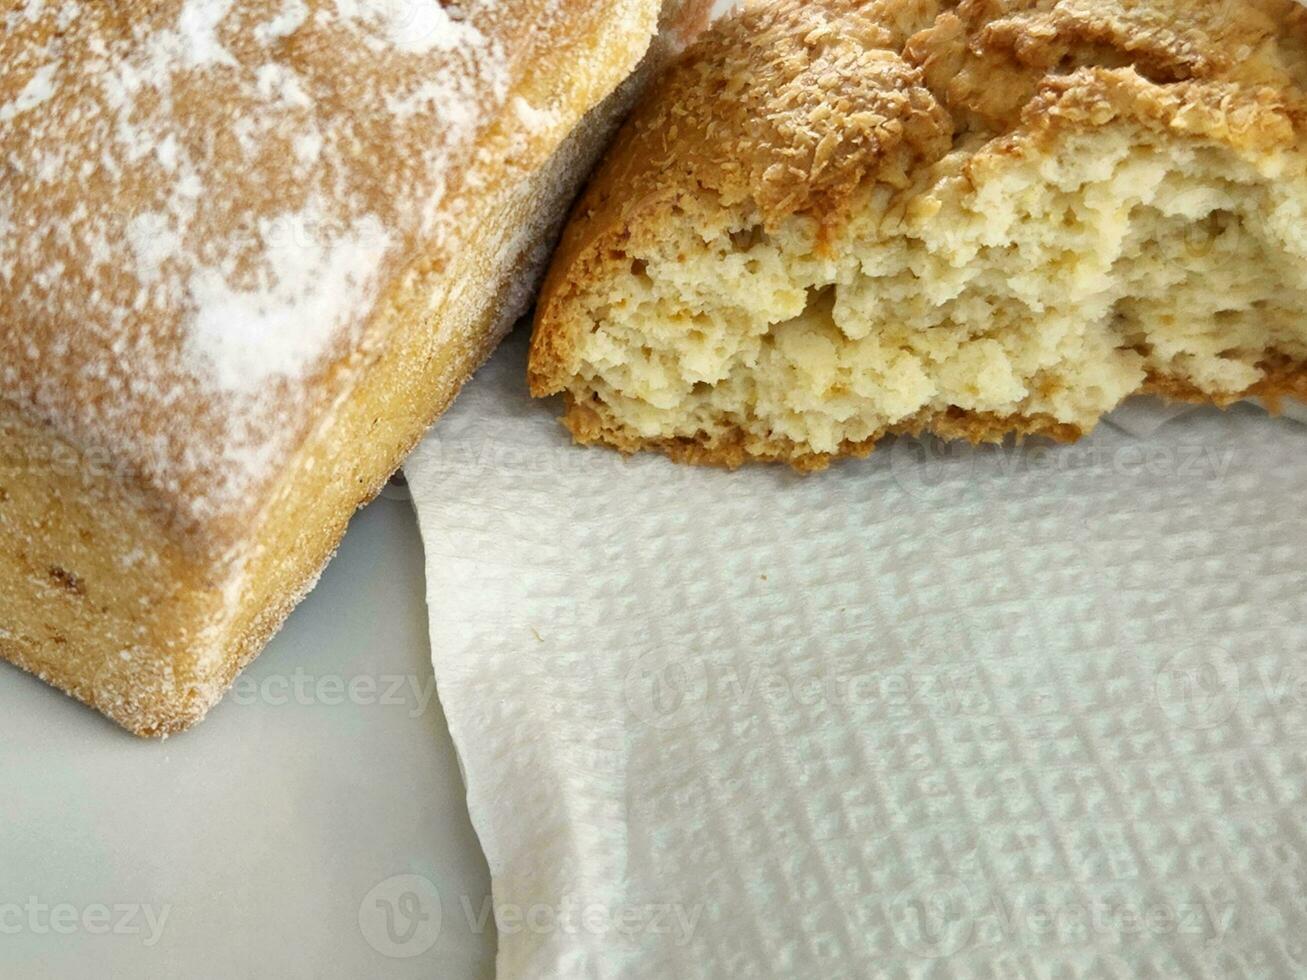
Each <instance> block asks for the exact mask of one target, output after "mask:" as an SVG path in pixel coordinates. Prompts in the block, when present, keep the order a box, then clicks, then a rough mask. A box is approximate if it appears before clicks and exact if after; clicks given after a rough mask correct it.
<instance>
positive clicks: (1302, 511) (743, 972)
mask: <svg viewBox="0 0 1307 980" xmlns="http://www.w3.org/2000/svg"><path fill="white" fill-rule="evenodd" d="M525 348H526V345H525V337H524V336H523V335H521V334H519V335H518V336H517V337H516V338H515V339H513V340H512V341H510V342H509V343H508V344H507V345H506V346H505V347H504V349H503V350H502V351H501V352H500V353H499V355H498V356H497V357H496V358H495V359H494V360H493V361H492V362H491V364H490V365H489V366H487V368H486V369H484V370H483V371H482V373H481V374H480V375H478V377H477V378H476V379H475V380H474V382H473V383H472V384H471V385H469V387H468V389H467V391H466V392H465V393H464V394H463V395H462V397H461V398H460V400H459V401H458V403H457V405H456V407H455V408H454V410H453V411H452V412H451V413H450V414H449V415H448V416H446V417H445V419H444V420H443V421H442V422H441V423H440V425H439V426H438V427H437V428H436V429H435V431H434V432H433V433H432V435H431V436H430V437H429V438H428V440H427V441H426V443H425V444H424V445H423V446H422V448H421V449H420V450H419V452H418V453H417V455H416V456H415V457H414V458H413V460H412V462H411V463H410V465H409V466H408V468H407V473H408V477H409V480H410V483H411V485H412V488H413V493H414V497H415V499H416V501H417V506H418V511H419V515H420V518H421V524H422V533H423V538H424V541H425V544H426V547H427V561H428V576H429V577H428V584H427V588H428V593H429V600H430V607H431V634H432V642H433V648H434V660H435V670H436V678H437V681H438V689H439V696H440V699H441V701H442V702H443V703H444V706H445V712H446V714H447V715H448V718H449V724H450V728H451V729H452V732H453V736H454V740H455V742H456V744H457V746H458V750H459V754H460V756H461V760H462V763H463V766H464V771H465V776H466V781H467V788H468V798H469V804H470V808H471V813H472V819H473V821H474V823H475V826H476V829H477V832H478V834H479V835H480V838H481V841H482V844H483V845H484V848H485V852H486V855H487V858H488V860H489V865H490V870H491V874H492V877H493V881H494V900H495V913H496V918H497V921H498V922H499V943H500V950H499V960H498V970H499V974H500V976H502V977H506V978H517V977H567V978H573V977H576V978H583V977H650V978H684V977H713V978H717V977H751V978H760V977H799V978H819V977H820V978H827V977H832V978H834V977H880V976H884V977H911V976H931V977H992V978H1007V977H1024V976H1032V977H1059V978H1070V977H1089V976H1093V977H1099V976H1106V977H1268V976H1270V977H1276V976H1285V977H1288V976H1303V975H1305V974H1307V656H1304V654H1307V590H1305V589H1304V585H1305V584H1307V505H1305V504H1304V496H1303V488H1304V487H1307V427H1303V426H1299V425H1296V424H1294V423H1293V422H1290V421H1287V420H1284V419H1278V420H1276V419H1271V418H1268V417H1267V416H1266V415H1265V414H1263V413H1262V412H1261V411H1260V410H1259V409H1256V408H1254V407H1252V406H1239V407H1236V408H1234V409H1232V410H1231V411H1229V412H1226V413H1222V412H1219V411H1215V410H1204V411H1200V412H1196V413H1190V414H1187V415H1185V416H1184V417H1182V418H1174V419H1170V420H1169V421H1167V420H1166V413H1162V414H1160V415H1159V414H1158V409H1157V407H1156V406H1151V407H1150V406H1149V405H1148V404H1147V403H1141V404H1139V405H1133V406H1130V407H1129V408H1128V409H1127V411H1126V413H1125V414H1124V415H1122V416H1121V417H1120V419H1118V420H1116V421H1117V423H1118V424H1109V425H1103V426H1101V427H1100V428H1099V429H1098V431H1097V432H1095V433H1094V435H1093V436H1092V437H1091V438H1090V439H1088V440H1087V441H1086V442H1084V443H1082V444H1081V445H1078V446H1072V447H1052V446H1048V445H1043V444H1039V445H1036V444H1033V443H1031V444H1028V445H1027V446H1026V447H1024V448H1021V449H1014V448H988V449H971V448H969V447H952V446H941V445H939V444H935V443H926V444H922V443H917V442H915V441H911V440H902V441H899V442H896V443H894V444H893V445H891V446H886V447H882V449H880V450H878V451H877V452H876V453H875V454H874V455H873V456H872V457H871V458H870V459H868V460H866V461H855V462H850V463H842V464H838V465H836V466H834V467H833V468H832V469H830V470H829V471H828V472H825V473H822V474H817V475H813V476H809V477H800V476H797V475H794V474H792V473H790V472H788V471H786V470H783V469H780V468H754V469H746V470H743V471H741V472H737V473H726V472H719V471H713V470H696V469H690V468H682V467H678V466H674V465H672V464H671V463H669V462H667V461H665V460H663V459H661V458H656V457H652V456H648V457H637V458H633V459H623V458H622V457H621V456H619V455H618V454H616V453H612V452H609V451H606V450H599V449H579V448H573V447H572V446H571V445H570V444H569V441H568V438H567V436H566V433H565V432H564V430H563V429H562V428H561V427H560V426H559V425H558V423H557V421H556V415H557V406H556V405H551V404H549V403H533V402H531V401H530V400H529V399H528V397H527V394H526V390H525V382H524V377H523V375H524V370H525V363H524V362H525ZM1163 423H1164V424H1163ZM442 899H443V902H444V904H445V907H446V915H448V914H451V913H450V911H449V910H450V909H453V910H457V909H458V908H459V907H460V904H459V896H455V895H445V896H442ZM453 914H457V912H456V911H455V912H454V913H453Z"/></svg>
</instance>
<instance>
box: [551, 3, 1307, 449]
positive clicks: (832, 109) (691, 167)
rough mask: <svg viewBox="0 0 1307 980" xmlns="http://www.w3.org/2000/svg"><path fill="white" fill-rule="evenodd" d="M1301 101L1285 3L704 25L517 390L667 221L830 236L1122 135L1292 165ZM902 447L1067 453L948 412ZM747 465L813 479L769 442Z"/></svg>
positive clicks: (802, 16) (601, 177) (1293, 19)
mask: <svg viewBox="0 0 1307 980" xmlns="http://www.w3.org/2000/svg"><path fill="white" fill-rule="evenodd" d="M1304 86H1307V10H1304V9H1303V8H1302V7H1300V6H1298V5H1296V4H1295V3H1293V2H1292V0H1232V2H1226V3H1214V2H1213V3H1206V2H1204V3H1197V4H1195V3H1194V2H1193V0H961V2H951V0H819V2H803V0H776V2H770V3H766V4H761V5H758V6H755V7H753V8H751V9H749V10H748V11H746V12H745V13H743V14H742V15H740V16H738V17H735V18H733V19H731V20H729V21H727V22H725V23H721V24H719V25H717V26H716V27H715V28H714V29H713V30H712V31H710V32H709V34H707V35H706V36H705V37H704V38H702V39H701V40H700V42H699V43H698V44H697V45H695V46H694V47H693V48H692V49H691V50H690V51H689V52H687V54H686V56H685V57H684V58H683V59H681V61H680V62H679V63H678V64H677V65H676V66H675V67H674V68H673V70H671V71H670V72H669V73H668V76H667V77H666V78H664V79H663V80H662V82H661V83H660V84H659V85H658V86H657V87H656V88H654V89H653V90H651V91H650V92H649V94H648V95H647V97H646V99H645V100H644V102H643V103H642V105H641V107H640V108H639V109H638V110H637V112H636V113H635V114H634V116H633V118H632V119H631V121H630V122H628V124H627V126H626V127H625V129H624V130H623V132H622V133H621V135H620V136H619V138H618V141H617V143H616V145H615V146H614V148H613V149H612V151H610V155H609V157H608V159H607V160H606V162H605V164H604V166H603V167H602V169H601V170H600V172H599V173H598V174H597V175H596V177H595V178H594V180H593V181H592V183H591V185H590V187H589V188H588V190H587V191H586V194H585V195H584V197H583V198H582V200H581V201H580V203H579V204H578V206H577V207H576V209H575V211H574V214H573V218H572V221H571V224H570V226H569V228H568V229H567V232H566V233H565V236H564V240H563V243H562V245H561V247H560V249H559V251H558V253H557V254H556V257H555V260H554V264H553V266H552V268H551V270H550V273H549V276H548V278H547V280H546V283H545V287H544V291H543V294H542V296H541V299H540V302H539V304H538V306H537V316H536V324H535V334H534V337H533V341H532V351H531V361H530V367H529V381H530V385H531V390H532V392H533V394H535V395H537V396H546V395H551V394H556V393H558V392H562V391H566V390H568V389H569V386H570V385H571V384H572V383H573V380H574V378H575V375H576V371H577V369H578V366H579V362H578V351H577V348H578V337H577V336H576V335H575V334H574V333H572V331H575V330H577V329H580V326H579V323H578V322H577V321H572V320H569V319H568V317H567V312H568V309H569V306H570V305H571V304H572V301H573V299H574V298H575V297H577V296H578V295H581V294H582V293H584V292H585V291H586V290H588V289H589V288H591V287H592V286H593V285H594V284H596V283H601V282H604V281H607V280H608V279H609V278H611V277H613V276H616V275H619V274H620V273H621V271H622V269H623V265H624V263H628V260H627V258H626V256H627V254H628V252H638V251H640V249H641V247H642V245H643V244H645V243H650V242H654V241H656V240H657V238H658V235H659V230H660V228H661V227H663V226H665V224H666V222H668V221H671V220H678V221H680V220H683V221H691V222H693V223H694V224H695V226H696V227H714V226H722V225H725V224H727V223H729V222H730V221H731V220H732V219H735V220H741V219H744V220H759V221H762V222H764V223H765V224H768V225H776V224H778V223H779V222H780V221H781V220H783V219H785V218H787V217H790V216H800V217H807V218H812V219H813V220H815V221H817V222H819V223H820V224H821V225H822V226H823V227H824V228H825V229H826V230H827V237H831V236H833V235H834V234H835V233H836V232H837V230H838V228H839V226H840V224H841V223H842V222H843V221H844V219H845V217H846V216H847V214H848V213H849V211H850V208H851V207H852V206H853V205H854V204H855V203H856V201H857V199H858V195H859V194H860V193H864V192H865V191H866V189H867V187H868V186H869V185H870V184H871V183H873V182H876V181H879V182H881V183H882V184H888V185H890V186H891V187H896V188H900V189H902V192H903V193H902V195H901V196H902V198H903V200H904V201H905V202H911V201H912V200H920V199H921V197H922V195H921V194H920V192H921V191H922V190H923V189H928V188H929V187H930V186H931V185H932V184H933V183H937V182H942V181H962V182H974V181H975V180H977V179H978V178H980V177H982V176H984V175H985V174H986V172H987V171H991V170H994V171H996V170H1000V169H1002V168H1005V167H1007V166H1009V165H1010V164H1011V162H1012V160H1013V159H1014V158H1017V157H1021V156H1024V155H1030V156H1033V155H1036V154H1038V153H1040V152H1043V151H1046V150H1047V148H1048V147H1049V146H1050V145H1051V144H1053V143H1055V142H1056V141H1057V140H1059V139H1060V138H1062V137H1063V136H1064V135H1066V134H1072V133H1077V132H1083V131H1086V130H1091V129H1093V128H1095V127H1102V126H1106V125H1108V124H1110V123H1111V122H1113V121H1114V120H1118V119H1120V120H1127V121H1129V122H1131V123H1133V124H1138V125H1141V126H1144V127H1146V128H1150V129H1154V130H1157V131H1161V132H1166V133H1169V134H1172V135H1174V136H1177V137H1180V138H1190V139H1194V140H1202V141H1207V142H1210V143H1215V144H1219V145H1223V146H1226V147H1228V148H1230V149H1231V150H1233V151H1235V152H1237V153H1238V154H1240V155H1242V156H1244V157H1245V158H1247V159H1250V160H1254V161H1262V160H1266V159H1268V158H1269V157H1270V156H1271V155H1272V154H1274V153H1276V152H1278V151H1285V150H1288V151H1290V152H1303V150H1304V149H1307V100H1305V99H1304V95H1303V91H1304ZM959 148H970V149H969V150H967V152H966V153H965V154H963V155H962V156H963V159H961V161H960V162H959V156H960V154H959V153H958V152H950V151H956V150H958V149H959ZM633 189H634V190H633ZM904 206H905V207H906V206H908V204H906V203H905V205H904ZM673 215H675V216H676V217H675V218H673V217H672V216H673ZM714 223H715V224H714ZM820 243H821V239H820V238H819V245H820ZM1299 371H1300V367H1294V368H1291V369H1290V373H1291V374H1295V375H1296V373H1297V372H1299ZM1163 384H1164V383H1163V382H1159V381H1154V382H1153V386H1154V388H1157V389H1158V390H1160V388H1159V387H1158V386H1160V385H1163ZM1259 387H1261V388H1273V387H1274V385H1271V384H1270V382H1268V383H1266V384H1264V385H1262V386H1259ZM1291 387H1292V390H1293V391H1295V392H1298V391H1301V388H1300V387H1297V386H1296V382H1295V383H1294V385H1292V386H1291ZM1264 393H1265V392H1262V391H1258V392H1249V393H1247V394H1264ZM572 402H573V403H572V404H571V405H570V407H569V410H568V417H567V424H568V426H569V428H571V429H572V430H573V432H574V433H576V434H577V436H578V438H579V439H581V440H582V441H602V442H607V443H610V444H612V445H615V446H616V447H617V448H619V449H622V450H623V451H628V452H629V451H634V450H635V449H639V448H649V449H657V450H660V451H663V452H667V453H668V454H669V455H673V456H674V457H676V458H679V459H684V460H687V461H693V462H713V463H721V464H723V465H736V464H738V462H739V461H741V460H742V459H743V458H744V457H745V455H746V453H745V450H744V449H742V448H741V447H740V446H739V445H734V444H732V441H731V439H730V438H726V439H722V438H720V437H719V438H717V440H716V442H710V443H708V444H700V443H696V444H695V445H694V446H693V447H691V446H688V445H685V444H684V441H682V440H677V441H675V442H673V443H671V444H668V443H660V442H657V441H654V442H652V443H646V442H643V441H641V440H640V439H639V438H638V437H634V436H632V435H631V434H629V433H619V432H616V431H613V430H612V426H611V425H608V424H606V423H600V422H598V421H597V418H598V414H599V413H597V412H596V411H595V410H594V409H593V408H591V407H589V406H581V407H578V405H577V404H576V399H572ZM1049 421H1051V420H1049ZM906 428H907V429H908V430H916V429H923V428H928V429H932V430H933V431H937V432H939V433H941V434H944V435H954V434H955V435H958V436H960V437H962V438H971V439H986V440H987V439H992V438H997V437H999V436H1000V435H1001V434H1004V433H1013V432H1016V433H1022V432H1025V433H1036V432H1041V431H1042V430H1043V431H1046V434H1051V435H1053V436H1054V437H1056V438H1067V437H1070V436H1071V435H1072V433H1071V432H1070V431H1069V428H1068V427H1066V426H1061V425H1056V424H1053V425H1047V424H1044V423H1043V422H1041V421H1040V420H1029V419H993V418H989V417H984V418H967V417H965V416H961V417H958V416H956V415H954V414H953V413H945V414H944V415H942V416H941V415H938V414H936V415H934V416H932V417H931V418H929V419H915V420H913V421H912V422H911V423H910V424H908V425H907V426H906ZM703 438H704V439H707V438H708V437H707V436H704V437H703ZM877 438H879V436H878V437H877ZM874 441H875V440H874V439H872V440H869V442H871V443H874ZM866 448H867V444H866V443H859V444H856V445H847V446H845V447H843V448H842V449H841V451H840V453H839V455H843V454H858V453H861V452H863V451H865V449H866ZM747 455H749V456H752V457H756V458H762V459H780V460H786V461H790V462H793V463H794V464H795V465H797V466H799V467H801V468H810V467H811V466H812V465H813V464H812V458H811V454H809V453H805V452H804V451H803V450H802V449H799V448H796V447H793V446H787V445H785V444H784V443H783V442H779V443H777V445H775V446H774V447H767V448H761V447H756V446H755V447H750V449H749V451H748V453H747Z"/></svg>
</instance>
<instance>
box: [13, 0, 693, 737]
mask: <svg viewBox="0 0 1307 980" xmlns="http://www.w3.org/2000/svg"><path fill="white" fill-rule="evenodd" d="M704 6H705V5H704V2H703V0H688V2H669V3H665V4H664V3H660V2H659V0H617V2H614V0H467V2H464V3H460V4H458V5H450V4H447V3H444V2H438V0H406V2H403V3H394V2H393V0H239V2H236V3H232V2H231V0H160V2H153V3H128V2H119V3H104V2H93V0H66V2H61V3H48V4H42V3H41V2H39V0H37V2H28V3H22V2H20V3H16V4H13V3H11V4H7V5H5V6H4V9H3V10H0V64H2V65H3V66H4V69H3V72H0V382H2V385H0V657H3V658H4V659H6V660H9V661H11V662H13V663H15V664H17V665H18V666H20V667H22V668H25V669H26V670H28V671H31V672H32V673H34V674H36V675H38V676H40V677H41V678H43V679H45V680H46V681H48V682H50V683H51V684H54V685H56V686H58V687H59V688H62V689H63V690H64V691H66V692H68V693H69V694H71V695H73V696H75V697H77V698H80V699H81V700H82V701H84V702H86V703H87V704H89V705H93V706H94V707H96V708H98V709H99V710H100V711H102V712H103V713H104V714H105V715H107V716H108V717H110V718H111V719H113V720H114V721H116V722H118V723H119V724H120V725H122V726H124V727H126V728H127V729H129V730H131V731H132V732H135V733H138V734H141V735H166V734H169V733H173V732H177V731H180V730H182V729H184V728H186V727H187V726H189V725H191V724H192V723H194V722H195V721H196V720H198V719H199V718H201V717H202V716H203V715H204V714H205V712H206V711H207V710H208V709H209V708H210V707H211V706H212V705H213V704H214V703H215V702H216V701H217V700H218V699H219V697H220V696H221V694H222V692H223V691H224V690H225V689H226V688H227V687H228V686H229V685H230V683H231V682H232V680H233V678H234V676H235V675H236V673H237V671H239V670H240V668H241V667H242V666H243V665H244V664H246V663H247V662H248V661H249V660H250V659H251V658H252V657H254V656H255V655H256V653H257V652H258V651H259V650H260V649H261V648H262V647H263V645H264V644H265V642H266V641H267V640H268V638H269V637H270V636H271V635H272V633H273V632H275V631H276V630H277V629H278V627H279V626H280V624H281V623H282V621H283V620H284V618H285V617H286V615H287V614H288V612H289V611H290V610H291V608H292V607H293V606H294V605H295V604H296V602H297V601H298V600H299V599H300V598H301V597H302V596H303V595H304V594H305V592H306V591H307V590H308V589H309V588H310V587H311V586H312V584H313V582H314V581H315V577H316V576H317V575H318V573H319V571H320V570H321V568H322V567H323V565H324V564H325V562H326V561H327V560H328V558H329V556H330V555H331V554H332V552H333V550H334V549H335V547H336V545H337V543H338V542H339V539H340V537H341V535H342V533H343V531H344V528H345V525H346V522H347V521H348V519H349V517H350V515H351V513H352V512H353V511H354V509H355V508H356V507H358V506H359V505H360V504H361V503H363V502H365V501H367V500H368V499H370V498H371V497H372V496H373V495H375V494H376V493H377V492H378V490H379V489H380V488H381V486H383V485H384V483H385V481H386V479H387V478H388V476H389V475H390V474H391V472H392V471H393V470H394V469H395V468H396V467H397V466H398V464H399V463H400V461H401V460H402V459H403V457H404V455H405V453H406V452H407V451H408V450H409V449H410V447H412V446H413V444H414V443H415V441H416V440H417V439H418V438H419V436H420V435H421V433H422V432H423V430H424V429H425V428H426V426H427V425H428V424H429V423H430V422H431V421H432V420H433V419H434V418H435V417H436V416H437V415H438V414H439V413H440V412H441V411H442V410H443V409H444V408H445V407H446V406H447V405H448V404H449V402H450V400H451V399H452V398H453V397H454V395H455V393H456V392H457V391H458V389H459V386H460V385H462V384H463V382H464V381H465V380H466V379H467V378H468V376H469V375H470V373H471V372H472V371H473V370H474V369H475V368H476V367H477V366H478V364H479V363H480V362H481V361H482V360H483V359H484V358H485V357H486V356H487V354H488V353H489V352H490V350H491V349H492V348H493V347H494V345H495V344H496V342H497V341H498V340H499V339H500V337H501V336H502V335H503V334H504V333H505V331H506V329H507V327H508V326H509V325H510V324H511V323H512V321H513V320H514V319H515V318H516V317H517V316H519V315H520V314H521V313H522V312H524V308H525V306H526V305H527V303H528V302H529V299H530V298H531V295H532V292H533V286H534V276H535V273H536V270H537V269H540V270H541V271H543V263H544V260H545V259H546V258H547V252H548V248H549V245H550V244H551V237H550V236H551V234H552V233H554V232H556V230H557V227H558V225H559V224H560V223H561V218H562V215H563V214H564V213H565V209H566V206H567V204H568V203H570V201H571V198H572V195H573V194H574V193H575V190H576V189H577V188H578V186H579V183H580V180H581V179H583V176H584V173H585V171H586V169H587V167H588V165H589V163H590V162H592V160H593V157H594V156H595V155H597V153H598V151H599V149H601V145H600V144H601V143H602V142H603V141H604V139H605V138H606V137H607V136H610V135H611V131H612V129H611V128H610V127H615V125H616V123H617V122H618V121H619V120H618V118H617V114H618V112H619V111H620V109H621V108H622V105H621V103H622V98H623V94H622V93H623V92H624V91H627V90H628V89H629V87H630V86H629V84H628V85H626V86H624V88H623V89H622V90H620V91H616V92H615V90H617V89H618V86H619V84H621V83H623V80H624V79H627V78H628V76H630V74H631V72H632V70H633V69H634V68H636V66H637V64H638V63H639V62H640V61H641V59H642V57H644V56H645V55H646V52H647V51H649V49H650V44H651V39H653V38H654V36H655V33H656V31H657V28H658V21H659V18H660V12H661V15H662V16H663V18H664V26H665V27H668V28H669V29H670V30H671V31H672V32H673V35H674V33H675V31H677V30H685V31H689V30H690V29H692V28H693V27H694V25H695V23H696V21H697V20H698V19H699V17H700V16H701V15H702V11H703V9H704ZM631 94H633V93H631ZM605 100H607V101H605ZM601 103H602V104H601Z"/></svg>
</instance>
